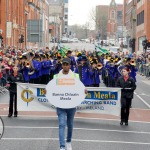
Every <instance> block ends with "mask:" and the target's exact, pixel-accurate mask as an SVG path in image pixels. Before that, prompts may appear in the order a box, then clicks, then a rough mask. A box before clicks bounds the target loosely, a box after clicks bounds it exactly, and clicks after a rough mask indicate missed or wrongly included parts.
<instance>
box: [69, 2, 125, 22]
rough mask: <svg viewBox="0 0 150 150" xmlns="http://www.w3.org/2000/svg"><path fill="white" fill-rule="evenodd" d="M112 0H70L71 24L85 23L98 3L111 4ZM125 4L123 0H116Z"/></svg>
mask: <svg viewBox="0 0 150 150" xmlns="http://www.w3.org/2000/svg"><path fill="white" fill-rule="evenodd" d="M110 2H111V0H69V25H73V24H85V22H86V21H88V18H89V12H90V10H91V9H92V8H95V6H96V5H109V4H110ZM116 3H119V4H123V0H116Z"/></svg>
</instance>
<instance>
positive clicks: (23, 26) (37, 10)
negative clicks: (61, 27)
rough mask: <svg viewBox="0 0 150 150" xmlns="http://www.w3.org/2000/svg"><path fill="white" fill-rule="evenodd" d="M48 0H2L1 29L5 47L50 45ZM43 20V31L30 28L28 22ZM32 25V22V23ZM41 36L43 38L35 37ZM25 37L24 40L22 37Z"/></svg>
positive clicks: (0, 12) (0, 5) (0, 11)
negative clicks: (37, 38)
mask: <svg viewBox="0 0 150 150" xmlns="http://www.w3.org/2000/svg"><path fill="white" fill-rule="evenodd" d="M48 16H49V3H48V2H47V0H0V31H2V36H3V43H4V47H8V46H11V47H14V48H17V49H19V48H23V49H24V48H33V47H45V46H48V42H49V39H48V38H49V37H48V31H49V29H48V23H49V22H48ZM33 20H34V21H36V22H38V21H39V20H41V24H42V25H41V27H42V29H41V33H39V31H36V32H34V31H33V29H32V30H31V29H30V28H29V24H28V22H29V21H30V23H31V22H32V21H33ZM30 25H31V24H30ZM39 34H40V36H41V39H42V40H39V41H38V40H35V41H30V39H36V38H33V37H39ZM21 37H23V40H22V42H20V40H19V39H20V38H21Z"/></svg>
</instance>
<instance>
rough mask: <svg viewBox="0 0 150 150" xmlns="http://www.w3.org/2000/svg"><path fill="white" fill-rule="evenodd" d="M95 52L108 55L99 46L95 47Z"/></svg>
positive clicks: (106, 51) (105, 50)
mask: <svg viewBox="0 0 150 150" xmlns="http://www.w3.org/2000/svg"><path fill="white" fill-rule="evenodd" d="M95 50H96V51H97V52H100V53H102V54H106V53H110V52H109V51H108V50H107V49H103V48H101V47H100V46H97V45H95Z"/></svg>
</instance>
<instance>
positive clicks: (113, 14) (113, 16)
mask: <svg viewBox="0 0 150 150" xmlns="http://www.w3.org/2000/svg"><path fill="white" fill-rule="evenodd" d="M111 18H112V19H115V11H114V10H113V11H112V12H111Z"/></svg>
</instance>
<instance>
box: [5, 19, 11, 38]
mask: <svg viewBox="0 0 150 150" xmlns="http://www.w3.org/2000/svg"><path fill="white" fill-rule="evenodd" d="M6 26H7V27H6V37H7V38H11V35H12V22H7V25H6Z"/></svg>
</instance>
